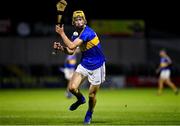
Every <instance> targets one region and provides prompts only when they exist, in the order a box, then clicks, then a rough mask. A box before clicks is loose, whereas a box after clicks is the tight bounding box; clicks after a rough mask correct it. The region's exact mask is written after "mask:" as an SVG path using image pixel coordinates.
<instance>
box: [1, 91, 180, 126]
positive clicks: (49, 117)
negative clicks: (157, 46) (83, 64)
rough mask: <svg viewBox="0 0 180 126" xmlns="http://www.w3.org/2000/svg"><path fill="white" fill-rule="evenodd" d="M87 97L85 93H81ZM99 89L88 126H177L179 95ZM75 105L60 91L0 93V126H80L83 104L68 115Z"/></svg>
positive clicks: (85, 105) (179, 120) (179, 113)
mask: <svg viewBox="0 0 180 126" xmlns="http://www.w3.org/2000/svg"><path fill="white" fill-rule="evenodd" d="M82 92H83V93H84V95H85V96H86V98H87V96H88V92H87V90H83V91H82ZM163 93H164V94H163V95H161V96H156V89H119V90H114V89H108V90H107V89H106V90H103V89H101V90H100V91H99V93H98V96H97V106H96V108H95V112H94V115H93V120H92V125H102V126H104V125H134V124H137V125H147V124H148V125H154V124H156V125H167V124H168V125H173V124H174V125H180V95H178V96H176V95H174V94H173V92H172V90H170V89H168V90H167V89H166V90H164V92H163ZM74 101H75V98H73V99H66V98H65V94H64V89H29V90H28V89H26V90H0V125H82V124H83V119H84V115H85V112H86V109H87V103H86V104H84V105H82V106H80V107H79V108H78V109H77V110H76V111H73V112H72V111H69V110H68V108H69V105H71V103H73V102H74Z"/></svg>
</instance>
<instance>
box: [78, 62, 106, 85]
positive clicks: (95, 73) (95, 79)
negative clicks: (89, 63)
mask: <svg viewBox="0 0 180 126" xmlns="http://www.w3.org/2000/svg"><path fill="white" fill-rule="evenodd" d="M76 72H77V73H80V74H82V75H83V76H84V77H87V78H88V81H89V82H90V83H91V84H92V85H100V84H101V83H103V82H104V81H105V76H106V73H105V63H103V65H102V66H101V67H99V68H97V69H95V70H88V69H86V68H84V67H83V66H82V65H81V64H79V65H78V66H77V69H76Z"/></svg>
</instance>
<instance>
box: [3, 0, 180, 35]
mask: <svg viewBox="0 0 180 126" xmlns="http://www.w3.org/2000/svg"><path fill="white" fill-rule="evenodd" d="M56 2H57V0H37V1H35V0H32V1H22V0H17V1H1V2H0V12H1V14H0V16H1V18H10V19H11V20H13V21H14V22H15V21H29V22H36V21H44V22H49V23H55V21H56V8H55V4H56ZM67 2H68V6H67V9H66V12H65V14H66V19H67V20H66V23H71V16H72V12H73V11H74V10H77V9H82V10H84V12H85V14H86V17H87V20H90V19H143V20H144V21H145V23H146V34H147V36H148V34H149V32H151V31H152V30H155V31H156V32H168V33H169V34H170V35H172V36H175V37H177V36H179V35H180V33H179V28H180V24H179V21H180V19H179V7H178V5H179V4H178V3H173V2H169V1H168V2H165V1H159V2H155V1H144V2H143V1H132V0H126V1H122V0H121V1H119V0H111V1H107V0H106V1H102V0H67Z"/></svg>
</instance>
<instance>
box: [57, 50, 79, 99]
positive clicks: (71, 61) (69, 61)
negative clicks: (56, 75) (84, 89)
mask: <svg viewBox="0 0 180 126" xmlns="http://www.w3.org/2000/svg"><path fill="white" fill-rule="evenodd" d="M77 53H78V49H77V51H75V52H74V54H72V55H67V56H66V59H65V62H64V68H63V69H62V68H60V69H61V71H62V72H63V73H64V76H65V78H66V80H67V81H68V82H67V88H66V97H67V98H72V96H73V95H72V93H71V92H70V91H69V82H70V79H71V77H72V76H73V73H74V71H75V69H76V63H77V56H76V54H77Z"/></svg>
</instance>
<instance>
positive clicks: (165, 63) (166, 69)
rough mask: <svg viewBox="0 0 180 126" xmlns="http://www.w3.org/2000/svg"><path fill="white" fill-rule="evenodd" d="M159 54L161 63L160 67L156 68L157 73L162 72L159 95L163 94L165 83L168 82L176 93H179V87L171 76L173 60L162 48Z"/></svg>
mask: <svg viewBox="0 0 180 126" xmlns="http://www.w3.org/2000/svg"><path fill="white" fill-rule="evenodd" d="M159 55H160V64H159V67H158V69H157V70H156V72H157V73H160V75H159V81H158V95H161V94H162V90H163V87H164V84H167V85H168V86H169V87H171V88H172V89H173V91H174V93H175V94H176V95H177V94H178V89H177V87H176V86H175V84H174V83H173V82H172V81H171V79H170V76H171V68H170V66H171V65H172V61H171V59H170V57H169V56H168V54H167V52H166V51H165V50H160V51H159Z"/></svg>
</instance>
